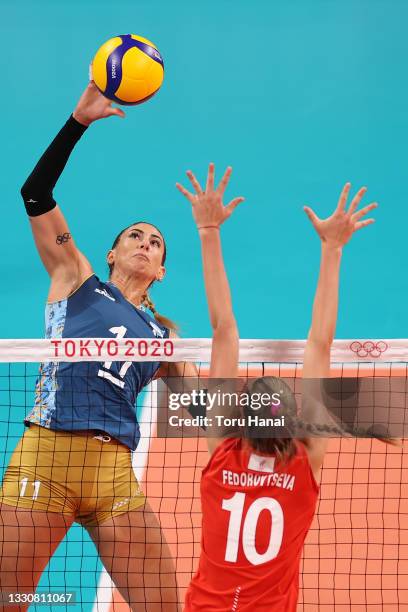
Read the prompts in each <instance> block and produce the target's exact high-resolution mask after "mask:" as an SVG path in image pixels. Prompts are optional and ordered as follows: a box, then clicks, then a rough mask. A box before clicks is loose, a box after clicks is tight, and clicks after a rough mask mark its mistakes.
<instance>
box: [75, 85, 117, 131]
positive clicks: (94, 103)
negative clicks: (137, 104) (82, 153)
mask: <svg viewBox="0 0 408 612" xmlns="http://www.w3.org/2000/svg"><path fill="white" fill-rule="evenodd" d="M112 115H116V116H117V117H122V118H123V117H125V113H124V112H123V110H122V109H120V108H116V107H114V106H112V101H111V100H108V98H105V96H103V95H102V94H101V92H100V91H99V89H98V88H97V86H96V85H95V83H94V82H93V81H90V82H89V83H88V86H87V88H86V89H85V91H84V93H83V94H82V96H81V97H80V98H79V101H78V104H77V105H76V108H75V110H74V112H73V116H74V119H76V120H77V121H78V122H79V123H82V125H87V126H88V125H90V124H91V123H93V121H97V120H98V119H105V118H106V117H111V116H112Z"/></svg>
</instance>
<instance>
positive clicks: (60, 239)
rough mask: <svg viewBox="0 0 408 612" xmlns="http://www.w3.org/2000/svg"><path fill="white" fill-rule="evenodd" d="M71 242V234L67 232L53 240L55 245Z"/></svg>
mask: <svg viewBox="0 0 408 612" xmlns="http://www.w3.org/2000/svg"><path fill="white" fill-rule="evenodd" d="M68 240H71V234H70V233H69V232H65V233H64V234H59V235H58V236H57V238H56V240H55V242H56V243H57V244H65V243H66V242H68Z"/></svg>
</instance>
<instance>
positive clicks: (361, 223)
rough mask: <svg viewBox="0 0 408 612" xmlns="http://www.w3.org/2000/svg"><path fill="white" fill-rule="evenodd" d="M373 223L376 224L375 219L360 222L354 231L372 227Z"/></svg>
mask: <svg viewBox="0 0 408 612" xmlns="http://www.w3.org/2000/svg"><path fill="white" fill-rule="evenodd" d="M372 223H375V219H365V220H364V221H358V222H357V223H356V224H355V226H354V229H355V231H358V230H360V229H361V228H362V227H366V226H367V225H371V224H372Z"/></svg>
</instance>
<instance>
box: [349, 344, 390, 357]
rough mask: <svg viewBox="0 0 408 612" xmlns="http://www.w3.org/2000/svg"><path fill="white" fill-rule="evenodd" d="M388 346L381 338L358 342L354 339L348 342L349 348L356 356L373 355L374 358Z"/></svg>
mask: <svg viewBox="0 0 408 612" xmlns="http://www.w3.org/2000/svg"><path fill="white" fill-rule="evenodd" d="M387 348H388V344H387V343H386V342H384V341H383V340H380V342H373V341H372V340H367V341H366V342H363V343H361V342H359V341H358V340H355V341H354V342H352V343H351V344H350V349H351V350H352V351H353V353H356V354H357V356H358V357H374V358H375V359H376V358H378V357H380V356H381V354H382V353H384V352H385V351H386V350H387Z"/></svg>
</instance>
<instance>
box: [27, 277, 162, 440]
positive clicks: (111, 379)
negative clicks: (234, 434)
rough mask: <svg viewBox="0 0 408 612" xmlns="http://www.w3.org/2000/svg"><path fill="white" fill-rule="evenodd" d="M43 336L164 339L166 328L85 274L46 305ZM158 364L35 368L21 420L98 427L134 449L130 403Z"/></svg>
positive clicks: (133, 415) (135, 433) (135, 424)
mask: <svg viewBox="0 0 408 612" xmlns="http://www.w3.org/2000/svg"><path fill="white" fill-rule="evenodd" d="M45 323H46V337H47V338H123V337H125V336H127V337H129V338H154V337H161V338H167V337H168V335H169V331H168V329H167V328H165V327H163V326H162V325H160V324H159V323H158V322H157V321H156V320H155V319H153V318H152V317H151V316H149V315H148V314H147V312H144V311H142V310H140V309H139V308H136V307H135V306H133V304H131V303H130V302H129V301H128V300H127V299H126V298H125V297H124V296H123V295H122V293H121V292H120V291H119V289H118V288H117V287H115V286H114V285H112V284H111V283H103V282H101V281H100V280H99V279H98V277H97V276H95V275H92V276H90V277H89V278H88V279H87V280H86V281H85V282H84V283H83V284H82V285H81V287H79V289H77V291H75V292H74V293H73V294H72V295H70V296H69V297H68V298H65V299H64V300H61V301H59V302H53V303H50V304H47V306H46V310H45ZM159 366H160V363H159V362H147V361H146V362H117V361H116V362H115V361H113V362H104V363H101V362H95V361H89V362H85V361H83V362H78V363H77V362H61V363H55V362H48V363H43V364H41V366H40V372H39V377H38V380H37V383H36V390H35V405H34V408H33V410H32V411H31V412H30V414H29V415H28V416H27V418H26V420H25V423H26V424H27V425H28V424H29V423H36V424H37V425H41V426H42V427H48V428H49V429H57V430H65V431H67V430H68V431H74V430H81V429H87V430H89V429H98V430H103V431H105V432H107V433H108V434H110V435H111V436H113V437H114V438H116V439H117V440H119V441H120V442H122V443H123V444H126V445H127V446H128V447H129V448H131V449H132V450H134V449H135V448H136V447H137V445H138V442H139V438H140V431H139V425H138V422H137V417H136V410H135V402H136V398H137V396H138V394H139V393H140V391H141V390H142V389H143V387H145V386H146V385H147V384H148V383H149V382H150V381H151V380H152V378H153V377H154V375H155V373H156V371H157V369H158V368H159Z"/></svg>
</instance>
